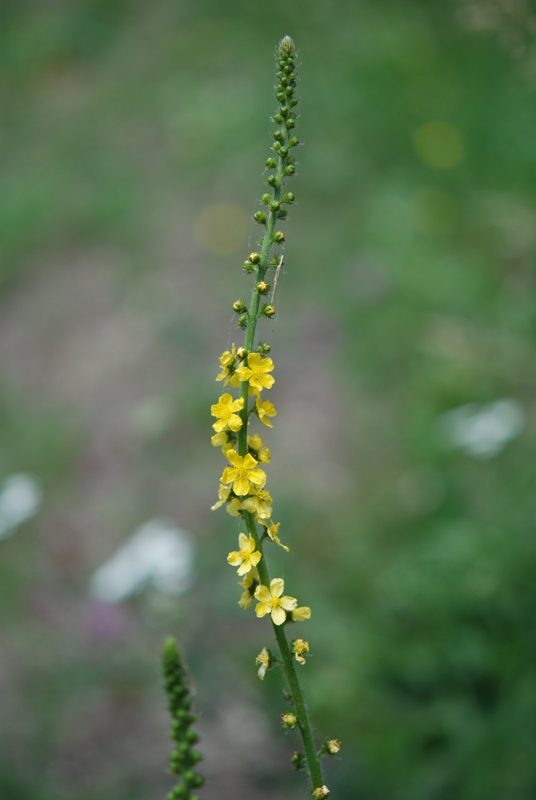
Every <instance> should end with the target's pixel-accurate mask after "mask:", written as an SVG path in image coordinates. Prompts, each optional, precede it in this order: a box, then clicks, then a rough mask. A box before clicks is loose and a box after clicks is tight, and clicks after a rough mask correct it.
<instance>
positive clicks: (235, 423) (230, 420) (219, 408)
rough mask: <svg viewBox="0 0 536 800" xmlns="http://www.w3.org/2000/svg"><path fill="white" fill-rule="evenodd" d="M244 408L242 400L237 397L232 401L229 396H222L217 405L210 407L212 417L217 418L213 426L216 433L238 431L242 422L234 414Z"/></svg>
mask: <svg viewBox="0 0 536 800" xmlns="http://www.w3.org/2000/svg"><path fill="white" fill-rule="evenodd" d="M243 408H244V398H243V397H239V398H238V400H233V398H232V397H231V395H230V394H227V392H226V393H225V394H222V396H221V397H220V399H219V400H218V402H217V403H215V404H214V405H213V406H211V407H210V413H211V414H212V416H213V417H218V421H217V422H215V423H214V424H213V426H212V427H213V428H214V430H215V431H217V432H218V433H219V432H220V431H224V430H227V429H229V430H231V431H239V430H240V428H241V427H242V420H241V419H240V417H239V416H238V414H237V413H236V412H237V411H241V410H242V409H243Z"/></svg>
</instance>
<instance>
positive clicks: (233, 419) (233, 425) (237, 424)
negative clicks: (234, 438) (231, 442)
mask: <svg viewBox="0 0 536 800" xmlns="http://www.w3.org/2000/svg"><path fill="white" fill-rule="evenodd" d="M227 427H228V428H229V429H230V430H231V431H235V433H236V431H239V430H240V428H241V427H242V418H241V417H239V416H238V414H231V416H230V417H229V419H228V420H227Z"/></svg>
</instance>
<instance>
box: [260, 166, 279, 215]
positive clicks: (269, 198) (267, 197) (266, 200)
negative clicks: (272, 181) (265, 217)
mask: <svg viewBox="0 0 536 800" xmlns="http://www.w3.org/2000/svg"><path fill="white" fill-rule="evenodd" d="M268 161H273V162H274V165H273V167H272V169H275V168H276V167H277V161H276V160H275V158H269V159H268ZM268 161H267V162H266V166H268ZM270 166H271V165H270ZM261 200H262V202H263V203H264V205H265V206H269V205H270V203H271V202H272V195H271V194H263V196H262V197H261Z"/></svg>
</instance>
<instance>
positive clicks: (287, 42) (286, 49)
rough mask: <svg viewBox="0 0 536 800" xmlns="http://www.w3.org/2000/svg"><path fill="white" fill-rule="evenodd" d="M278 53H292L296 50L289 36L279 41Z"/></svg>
mask: <svg viewBox="0 0 536 800" xmlns="http://www.w3.org/2000/svg"><path fill="white" fill-rule="evenodd" d="M278 49H279V51H280V52H282V53H285V54H286V53H288V54H290V53H292V52H294V50H295V49H296V48H295V46H294V42H293V40H292V38H291V37H290V36H283V38H282V39H281V41H280V42H279V48H278Z"/></svg>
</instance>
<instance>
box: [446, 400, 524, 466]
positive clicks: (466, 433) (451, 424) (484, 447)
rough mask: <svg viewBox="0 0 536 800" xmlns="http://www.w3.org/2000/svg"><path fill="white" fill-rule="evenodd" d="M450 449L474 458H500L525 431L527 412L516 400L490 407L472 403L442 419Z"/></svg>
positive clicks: (499, 401) (505, 401)
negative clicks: (505, 448)
mask: <svg viewBox="0 0 536 800" xmlns="http://www.w3.org/2000/svg"><path fill="white" fill-rule="evenodd" d="M439 425H440V428H441V431H442V433H443V435H444V438H445V440H446V442H447V444H448V446H449V447H452V448H455V447H459V448H461V449H462V450H465V452H466V453H468V454H469V455H471V456H473V457H474V458H480V459H487V458H493V456H496V455H498V453H500V452H501V450H502V449H503V448H504V447H505V445H506V444H507V443H508V442H509V441H510V440H511V439H514V438H515V437H516V436H519V434H520V433H521V431H522V430H523V428H524V427H525V412H524V411H523V408H522V407H521V405H520V404H519V403H518V401H517V400H513V399H509V398H505V399H502V400H496V401H495V402H493V403H488V404H487V405H478V404H477V403H469V404H468V405H466V406H460V408H455V409H453V410H452V411H447V412H446V413H445V414H442V415H441V417H440V418H439Z"/></svg>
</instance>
